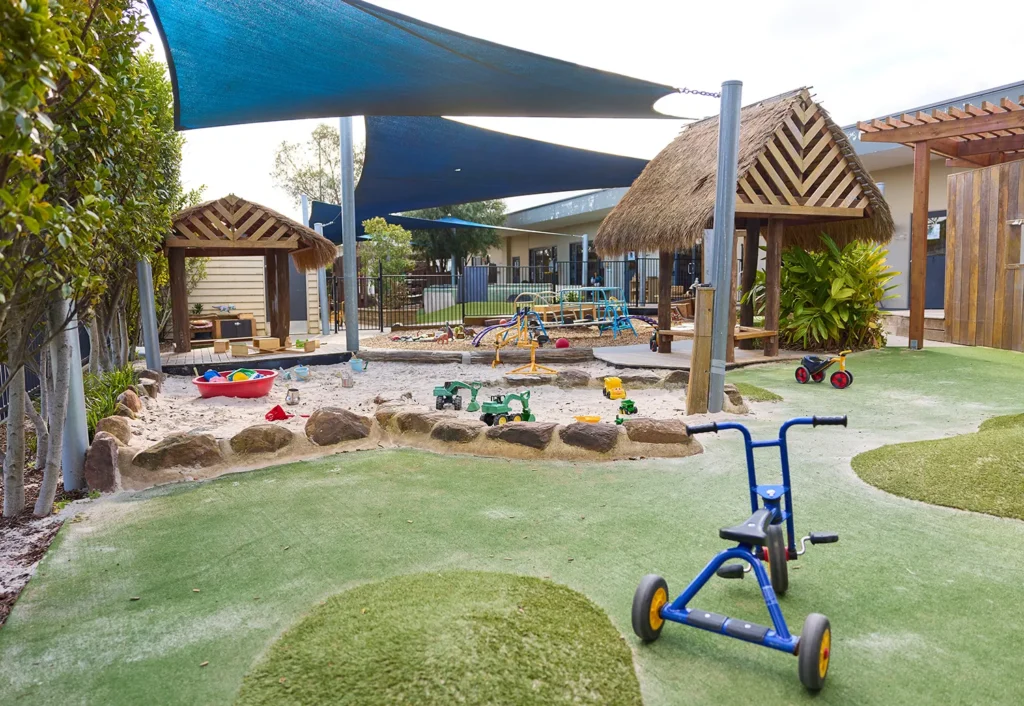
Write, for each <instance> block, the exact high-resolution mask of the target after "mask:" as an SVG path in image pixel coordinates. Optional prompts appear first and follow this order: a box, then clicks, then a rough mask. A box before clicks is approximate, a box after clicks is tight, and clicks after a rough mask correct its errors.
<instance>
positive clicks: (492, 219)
mask: <svg viewBox="0 0 1024 706" xmlns="http://www.w3.org/2000/svg"><path fill="white" fill-rule="evenodd" d="M405 215H407V216H413V217H415V218H429V219H431V220H437V219H439V218H446V217H451V218H461V219H462V220H464V221H472V222H474V223H483V224H484V225H489V226H500V225H503V224H504V223H505V202H504V201H500V200H497V199H492V200H490V201H476V202H474V203H464V204H457V205H453V206H440V207H437V208H422V209H420V210H418V211H410V212H409V213H407V214H405ZM412 243H413V248H415V250H416V254H417V256H418V257H419V258H420V259H421V260H425V261H427V262H429V263H431V266H432V267H433V268H434V271H435V272H443V271H445V269H446V267H447V262H448V259H449V258H452V257H454V258H455V266H456V269H457V270H458V271H460V272H461V271H462V266H463V265H464V264H465V262H466V259H467V258H470V257H473V256H479V257H483V256H484V255H486V254H487V250H488V249H489V248H493V247H497V246H498V245H500V244H501V236H500V235H499V234H498V231H496V230H490V229H484V228H456V229H453V230H447V229H445V230H414V231H412Z"/></svg>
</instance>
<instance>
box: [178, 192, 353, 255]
mask: <svg viewBox="0 0 1024 706" xmlns="http://www.w3.org/2000/svg"><path fill="white" fill-rule="evenodd" d="M172 225H173V229H174V230H173V232H172V233H170V234H169V235H168V236H167V238H166V239H165V241H164V245H165V246H166V247H168V248H174V247H183V248H190V249H196V248H199V249H203V250H214V251H216V250H227V249H230V251H231V252H219V253H190V254H194V255H198V256H200V257H216V256H217V255H218V254H220V255H260V254H263V251H266V250H270V249H274V250H278V249H280V250H284V251H287V252H288V253H290V254H291V257H292V260H293V261H294V262H295V267H296V268H297V269H298V270H299V272H313V271H315V270H317V269H318V268H320V267H326V266H327V265H329V264H331V263H332V262H334V259H335V258H336V257H337V256H338V255H337V253H338V246H336V245H335V244H334V243H332V242H331V241H330V240H328V239H327V238H325V237H323V236H322V235H320V234H318V233H317V232H316V231H315V230H313V229H312V228H308V227H306V226H304V225H302V224H301V223H299V222H298V221H295V220H292V219H291V218H289V217H288V216H285V215H283V214H281V213H278V212H277V211H275V210H274V209H272V208H267V207H266V206H263V205H261V204H258V203H256V202H255V201H247V200H245V199H243V198H240V197H238V196H235V195H234V194H228V195H227V196H225V197H223V198H219V199H214V200H213V201H205V202H203V203H201V204H197V205H195V206H191V207H189V208H186V209H183V210H181V211H178V212H177V213H176V214H174V218H173V220H172ZM244 250H250V251H256V252H242V251H244Z"/></svg>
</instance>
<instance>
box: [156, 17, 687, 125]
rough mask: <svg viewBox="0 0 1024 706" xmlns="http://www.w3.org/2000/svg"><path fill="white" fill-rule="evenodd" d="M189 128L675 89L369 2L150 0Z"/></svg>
mask: <svg viewBox="0 0 1024 706" xmlns="http://www.w3.org/2000/svg"><path fill="white" fill-rule="evenodd" d="M148 3H149V8H150V10H151V12H152V15H153V20H154V21H155V23H156V26H157V29H158V30H159V32H160V35H161V38H162V39H163V42H164V48H165V49H166V52H167V60H168V64H169V66H170V71H171V82H172V84H173V86H174V94H175V101H174V105H175V126H176V127H177V129H179V130H191V129H194V128H203V127H216V126H222V125H239V124H243V123H258V122H270V121H274V120H295V119H299V118H325V117H333V116H345V115H491V116H511V117H605V118H656V117H667V116H664V115H662V114H661V113H658V112H656V111H655V110H654V107H653V106H654V103H655V102H656V101H657V100H658V99H659V98H662V97H663V96H666V95H668V94H669V93H673V92H674V91H675V89H674V88H672V87H670V86H664V85H660V84H656V83H651V82H648V81H642V80H639V79H634V78H629V77H627V76H620V75H618V74H613V73H608V72H605V71H599V70H597V69H592V68H589V67H586V66H580V65H578V64H572V63H569V62H566V61H561V60H559V59H552V58H550V57H546V56H541V55H540V54H533V53H530V52H525V51H521V50H518V49H513V48H511V47H506V46H502V45H500V44H495V43H493V42H488V41H484V40H482V39H477V38H475V37H470V36H467V35H464V34H460V33H458V32H453V31H451V30H447V29H444V28H443V27H437V26H435V25H431V24H427V23H426V22H421V21H419V20H417V19H414V18H412V17H408V16H406V15H402V14H399V13H397V12H392V11H390V10H385V9H384V8H380V7H377V6H375V5H371V4H369V3H366V2H362V1H361V0H292V1H291V2H283V1H282V0H148Z"/></svg>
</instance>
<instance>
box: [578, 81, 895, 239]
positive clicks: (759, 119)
mask: <svg viewBox="0 0 1024 706" xmlns="http://www.w3.org/2000/svg"><path fill="white" fill-rule="evenodd" d="M740 115H741V123H740V146H739V164H738V167H739V168H738V171H737V184H738V188H737V208H736V211H737V218H747V217H757V216H760V217H762V218H767V217H774V218H782V219H784V220H785V221H786V222H787V223H786V229H785V233H786V235H785V243H784V245H793V244H798V245H801V246H802V247H805V248H807V249H814V248H817V247H820V245H821V242H820V239H819V237H818V236H819V235H820V234H821V233H822V232H827V233H828V234H829V235H830V236H832V238H833V239H835V240H836V242H837V243H838V244H839V245H840V246H842V245H845V244H846V243H847V242H849V241H851V240H869V241H875V242H879V243H884V242H888V241H889V240H890V239H891V238H892V231H893V221H892V215H891V214H890V212H889V206H888V204H886V202H885V199H884V198H883V197H882V193H881V192H880V191H879V190H878V187H876V186H875V183H874V181H872V179H871V176H870V175H869V174H868V172H867V170H866V169H865V168H864V165H863V164H861V161H860V158H859V157H858V156H857V155H856V154H855V153H854V151H853V147H852V146H851V145H850V143H849V140H847V138H846V135H845V134H844V133H843V131H842V129H841V128H840V127H839V126H838V125H836V124H835V122H833V120H832V119H831V118H830V117H829V115H828V113H827V112H826V111H825V109H824V108H822V107H821V106H820V105H818V104H817V103H815V102H814V101H813V99H812V98H811V97H810V94H809V93H808V91H807V89H798V90H795V91H791V92H789V93H786V94H783V95H781V96H776V97H775V98H770V99H767V100H763V101H761V102H759V103H755V104H753V105H748V106H746V107H744V108H743V109H742V111H741V113H740ZM717 160H718V117H717V116H715V117H713V118H707V119H705V120H702V121H700V122H697V123H694V124H692V125H690V126H689V127H687V128H686V129H684V130H683V131H682V133H680V135H679V136H678V137H677V138H676V139H675V140H673V141H672V143H671V144H669V145H668V146H667V147H665V149H663V150H662V151H661V152H660V153H659V154H658V155H657V156H656V157H655V158H654V159H652V160H651V161H650V162H649V163H648V165H647V167H646V168H645V169H644V171H643V172H642V173H641V174H640V176H639V177H637V179H636V181H635V182H633V186H632V187H631V188H630V189H629V191H628V192H627V193H626V195H625V196H624V197H623V199H622V200H621V201H620V202H619V203H618V205H617V206H616V207H615V208H614V209H613V210H612V212H611V213H610V214H608V216H607V217H606V218H605V220H604V222H603V223H602V224H601V227H600V229H599V230H598V232H597V235H596V237H595V238H594V244H595V246H596V247H597V249H598V252H600V253H601V254H602V255H606V256H615V255H621V254H622V253H624V252H627V251H631V250H634V251H637V250H644V251H658V250H679V249H684V248H689V247H692V246H693V245H695V244H696V242H697V241H698V240H699V239H700V238H701V237H702V236H703V234H704V230H705V229H707V228H710V227H711V224H712V218H713V215H714V209H715V179H716V172H717Z"/></svg>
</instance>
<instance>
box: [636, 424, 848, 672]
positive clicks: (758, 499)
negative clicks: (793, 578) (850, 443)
mask: <svg viewBox="0 0 1024 706" xmlns="http://www.w3.org/2000/svg"><path fill="white" fill-rule="evenodd" d="M801 424H804V425H810V426H815V427H816V426H822V425H836V426H844V427H845V426H846V417H845V416H842V417H798V418H796V419H790V420H789V421H788V422H786V423H785V424H783V425H782V427H781V428H780V429H779V437H778V438H777V439H769V440H765V441H754V440H753V439H752V438H751V436H750V431H749V430H748V429H747V428H746V427H745V426H743V425H742V424H738V423H736V422H717V423H716V422H713V423H711V424H700V425H695V426H687V428H686V430H687V433H688V434H689V435H690V436H693V435H695V434H703V433H707V432H718V431H722V430H725V429H735V430H737V431H739V432H740V433H742V434H743V441H744V444H745V446H746V452H747V476H748V478H749V482H750V507H751V511H752V513H753V514H752V515H751V516H750V517H749V518H748V519H746V520H744V521H743V522H741V523H740V524H738V525H735V526H733V527H723V528H722V529H720V530H719V531H718V536H719V537H721V538H722V539H727V540H731V541H734V542H737V543H738V544H737V546H735V547H733V548H731V549H725V550H723V551H721V552H719V553H718V554H717V555H716V556H715V557H714V558H713V559H712V560H711V561H710V562H708V565H707V566H705V567H704V570H703V571H701V572H700V575H699V576H697V578H695V579H694V580H693V581H691V582H690V585H689V586H687V587H686V590H684V591H683V592H682V593H681V594H680V595H679V597H678V598H676V599H675V600H674V601H672V602H671V603H670V602H669V593H668V583H666V581H665V579H663V578H662V577H661V576H658V575H656V574H648V575H647V576H644V578H643V579H642V580H641V581H640V585H639V586H638V587H637V589H636V593H635V594H634V596H633V616H632V618H633V631H634V632H635V633H636V634H637V637H639V638H640V639H641V640H643V641H644V642H653V641H654V640H657V639H658V637H659V636H660V635H661V629H662V627H664V625H665V621H666V620H671V621H673V622H676V623H682V624H684V625H690V626H692V627H695V628H701V629H702V630H708V631H710V632H716V633H720V634H723V635H728V636H729V637H735V638H738V639H740V640H746V641H747V642H753V643H755V644H758V645H762V646H764V647H771V648H772V649H776V650H780V651H782V652H788V653H789V654H792V655H796V656H797V658H798V672H799V675H800V681H801V682H802V683H803V685H804V686H805V687H806V688H808V689H810V690H812V691H818V690H819V689H821V687H822V686H824V684H825V675H826V674H827V673H828V665H829V658H830V656H831V651H832V629H831V626H830V625H829V622H828V618H826V617H825V616H824V615H821V614H820V613H811V614H810V615H808V616H807V620H805V621H804V629H803V634H802V635H791V634H790V632H789V628H787V627H786V619H785V618H784V617H783V616H782V609H781V608H780V607H779V602H778V598H777V596H779V595H782V594H784V593H785V592H786V590H787V589H788V587H789V576H788V572H787V566H786V562H787V561H794V560H796V558H797V557H798V556H800V555H801V554H803V553H804V552H805V551H806V542H808V541H809V542H810V543H811V544H828V543H831V542H837V541H839V536H838V535H836V534H830V533H813V532H812V533H811V534H809V535H808V536H806V537H803V538H802V539H801V540H800V549H799V551H798V550H797V547H796V541H795V537H796V535H795V534H794V531H793V497H792V493H791V486H790V480H789V453H788V451H787V448H786V432H787V431H788V430H789V428H790V427H793V426H798V425H801ZM770 447H777V448H778V449H779V456H780V457H781V459H782V485H759V484H758V482H757V475H756V473H755V471H754V449H759V448H770ZM783 524H785V535H783ZM730 559H739V560H741V561H743V562H745V563H746V564H747V565H748V566H746V567H744V565H743V564H726V562H727V561H729V560H730ZM763 561H767V563H768V569H767V570H766V569H765V567H764V564H763V563H762V562H763ZM748 571H753V572H754V576H755V577H756V578H757V583H758V586H759V587H760V589H761V595H762V596H763V597H764V602H765V606H766V607H767V608H768V614H769V615H770V616H771V619H772V625H773V627H767V626H764V625H758V624H756V623H751V622H748V621H745V620H740V619H738V618H730V617H727V616H725V615H719V614H718V613H711V612H708V611H703V610H700V609H697V608H689V607H687V606H688V605H689V603H690V601H691V600H693V597H694V596H696V595H697V593H698V592H699V591H700V590H701V589H702V588H703V587H704V585H705V584H706V583H707V582H708V581H709V580H710V579H711V576H712V575H718V576H719V577H721V578H739V579H741V578H743V576H744V574H745V573H746V572H748Z"/></svg>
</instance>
